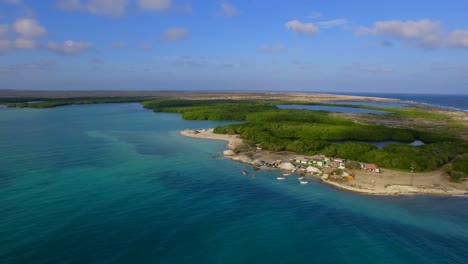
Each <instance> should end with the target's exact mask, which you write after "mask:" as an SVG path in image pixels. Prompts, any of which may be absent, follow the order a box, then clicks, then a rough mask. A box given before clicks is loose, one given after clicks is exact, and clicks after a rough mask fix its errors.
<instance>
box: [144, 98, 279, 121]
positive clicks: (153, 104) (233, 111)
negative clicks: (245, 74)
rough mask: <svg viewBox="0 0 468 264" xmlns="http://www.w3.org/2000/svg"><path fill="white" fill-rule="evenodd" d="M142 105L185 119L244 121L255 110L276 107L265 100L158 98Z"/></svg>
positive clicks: (260, 110)
mask: <svg viewBox="0 0 468 264" xmlns="http://www.w3.org/2000/svg"><path fill="white" fill-rule="evenodd" d="M142 104H143V107H145V108H147V109H153V110H154V111H155V112H167V113H180V114H182V118H184V119H186V120H213V121H244V120H246V118H247V115H248V114H250V113H255V112H262V111H267V110H270V109H276V108H277V107H276V106H274V105H272V104H271V103H267V102H253V101H229V100H223V101H214V100H182V99H158V100H151V101H145V102H143V103H142Z"/></svg>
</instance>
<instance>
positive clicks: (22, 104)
mask: <svg viewBox="0 0 468 264" xmlns="http://www.w3.org/2000/svg"><path fill="white" fill-rule="evenodd" d="M15 100H16V101H12V100H7V99H3V102H2V103H0V104H3V105H6V106H8V107H18V108H53V107H59V106H65V105H78V104H106V103H132V102H141V101H142V99H141V98H130V97H129V98H125V97H106V98H68V99H48V100H45V101H42V100H41V99H40V98H38V99H34V100H31V99H27V101H26V100H21V99H19V100H18V99H15ZM34 101H39V102H34Z"/></svg>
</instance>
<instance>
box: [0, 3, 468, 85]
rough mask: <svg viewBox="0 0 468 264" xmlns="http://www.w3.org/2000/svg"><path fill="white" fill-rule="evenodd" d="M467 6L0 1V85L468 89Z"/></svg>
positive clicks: (453, 4) (462, 4) (467, 4)
mask: <svg viewBox="0 0 468 264" xmlns="http://www.w3.org/2000/svg"><path fill="white" fill-rule="evenodd" d="M466 10H468V1H464V0H452V1H419V0H414V1H399V0H394V1H358V0H357V1H346V2H345V1H337V0H309V1H306V0H302V1H301V0H296V1H295V0H291V1H284V0H283V1H276V0H271V1H260V0H243V1H234V0H231V1H218V0H40V1H39V0H0V89H28V90H97V89H98V90H192V89H195V90H270V91H279V90H281V91H320V92H395V93H399V92H404V93H468V19H466Z"/></svg>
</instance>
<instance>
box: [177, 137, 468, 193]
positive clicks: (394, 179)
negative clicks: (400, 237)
mask: <svg viewBox="0 0 468 264" xmlns="http://www.w3.org/2000/svg"><path fill="white" fill-rule="evenodd" d="M180 134H181V135H183V136H187V137H194V138H205V139H216V140H224V141H228V142H229V143H228V149H227V150H225V151H224V152H223V156H225V157H226V158H229V159H231V160H234V161H238V162H242V163H246V164H250V165H251V166H253V167H254V168H256V169H265V168H268V169H271V168H272V167H268V166H259V162H260V161H264V162H266V163H270V164H273V163H275V162H278V163H282V164H291V163H289V161H290V159H292V158H294V157H295V156H298V154H296V153H291V152H281V153H275V152H270V151H266V150H261V149H257V150H255V151H238V150H239V149H241V147H242V146H243V145H244V143H243V141H242V139H241V138H240V137H239V136H238V135H222V134H215V133H213V129H203V130H183V131H181V132H180ZM279 161H281V162H279ZM277 169H279V170H283V171H287V172H289V173H290V172H291V169H292V167H290V166H281V165H280V166H278V167H277ZM353 174H354V175H355V179H354V180H353V181H352V182H351V181H343V180H337V179H336V178H332V177H322V175H328V174H327V173H325V172H323V171H322V173H321V174H319V173H316V175H313V174H309V173H306V174H305V177H308V178H316V179H317V178H318V179H320V180H321V181H322V182H323V183H326V184H329V185H330V186H333V187H336V188H339V189H342V190H346V191H351V192H355V193H360V194H366V195H385V196H387V195H411V194H429V195H445V196H460V195H468V186H467V185H466V184H464V183H454V182H451V181H450V180H449V179H448V178H447V176H446V175H445V174H444V172H442V171H434V172H428V173H414V174H411V173H405V172H396V171H391V170H384V171H383V172H382V173H372V172H364V171H353ZM289 177H293V176H289Z"/></svg>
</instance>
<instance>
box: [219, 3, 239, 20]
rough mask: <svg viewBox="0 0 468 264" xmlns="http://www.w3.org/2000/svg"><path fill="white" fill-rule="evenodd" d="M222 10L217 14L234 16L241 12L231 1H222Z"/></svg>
mask: <svg viewBox="0 0 468 264" xmlns="http://www.w3.org/2000/svg"><path fill="white" fill-rule="evenodd" d="M220 5H221V6H220V7H221V10H220V11H218V13H217V15H218V16H227V17H232V16H235V15H237V14H238V13H239V10H237V8H236V7H235V6H233V5H232V4H230V3H229V2H221V3H220Z"/></svg>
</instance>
